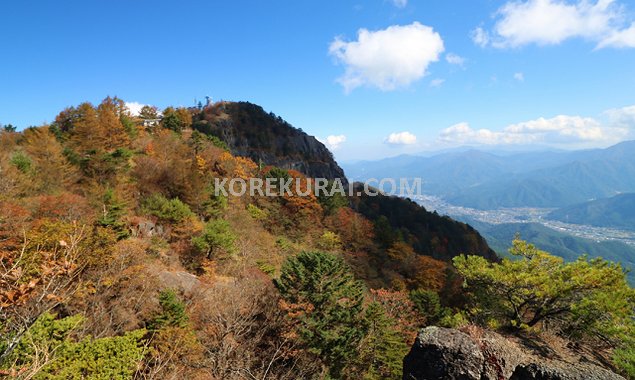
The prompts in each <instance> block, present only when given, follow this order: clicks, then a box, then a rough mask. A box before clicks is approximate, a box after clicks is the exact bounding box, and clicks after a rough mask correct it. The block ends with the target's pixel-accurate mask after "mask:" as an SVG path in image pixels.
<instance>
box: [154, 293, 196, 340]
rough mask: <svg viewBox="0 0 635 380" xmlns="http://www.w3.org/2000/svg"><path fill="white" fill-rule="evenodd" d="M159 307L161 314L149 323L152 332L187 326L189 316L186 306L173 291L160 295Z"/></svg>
mask: <svg viewBox="0 0 635 380" xmlns="http://www.w3.org/2000/svg"><path fill="white" fill-rule="evenodd" d="M159 305H161V312H160V313H159V314H157V315H156V316H155V317H154V318H153V319H152V320H151V321H150V323H148V327H149V328H150V330H159V329H163V328H166V327H185V326H187V322H188V316H187V313H186V312H185V304H184V303H183V301H181V300H180V299H179V296H178V295H177V294H176V292H175V291H174V290H173V289H166V290H163V291H162V292H161V293H159Z"/></svg>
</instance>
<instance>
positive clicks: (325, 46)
mask: <svg viewBox="0 0 635 380" xmlns="http://www.w3.org/2000/svg"><path fill="white" fill-rule="evenodd" d="M0 18H1V22H0V57H1V59H0V123H4V124H8V123H13V124H16V125H18V126H19V127H25V126H28V125H39V124H42V123H45V122H50V121H52V120H53V119H54V117H55V115H56V114H57V113H58V112H59V111H60V110H62V109H63V108H64V107H67V106H70V105H76V104H79V103H80V102H82V101H86V100H88V101H91V102H94V103H97V102H99V101H100V100H101V99H103V98H104V97H105V96H107V95H116V96H119V97H120V98H123V99H124V100H126V101H128V102H138V103H142V104H152V105H156V106H158V107H165V106H167V105H192V104H193V103H194V99H195V98H197V99H202V98H203V97H204V96H205V95H210V96H212V98H213V99H214V100H220V99H224V100H247V101H251V102H254V103H257V104H260V105H262V106H263V107H264V108H265V109H266V110H268V111H273V112H275V113H276V114H279V115H281V116H282V117H283V118H285V119H286V120H288V121H289V122H291V123H292V124H293V125H294V126H296V127H299V128H302V129H303V130H305V131H306V132H308V133H309V134H312V135H315V136H317V137H319V138H320V139H322V140H323V141H325V142H327V143H328V145H329V146H330V147H331V148H332V149H333V150H334V152H335V155H336V157H337V158H338V159H343V160H350V159H358V158H380V157H385V156H391V155H397V154H401V153H416V152H421V151H426V150H434V149H443V148H448V147H453V146H460V145H476V146H481V145H482V146H487V147H505V148H509V149H521V147H522V148H526V147H527V146H552V147H557V148H565V149H567V148H581V147H595V146H608V145H610V144H613V143H615V142H618V141H622V140H626V139H632V138H634V137H633V136H635V134H634V131H635V91H634V90H633V89H635V24H632V23H633V21H635V2H634V1H623V0H622V1H619V0H588V1H577V0H569V1H564V0H526V1H525V0H523V1H516V2H506V1H489V0H470V1H465V0H464V1H452V0H444V1H441V0H436V1H435V0H394V1H393V0H368V1H364V2H360V1H347V0H338V1H308V0H307V1H277V0H273V1H262V0H260V1H256V0H253V1H238V0H237V1H230V2H217V1H180V2H176V1H145V0H139V1H122V0H114V1H107V2H106V1H85V0H82V1H64V2H52V1H44V0H42V1H28V2H26V1H12V2H2V4H1V5H0ZM329 136H330V137H329Z"/></svg>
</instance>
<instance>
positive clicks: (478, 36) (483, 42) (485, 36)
mask: <svg viewBox="0 0 635 380" xmlns="http://www.w3.org/2000/svg"><path fill="white" fill-rule="evenodd" d="M470 38H471V39H472V41H473V42H474V43H475V44H476V45H478V46H480V47H485V46H487V45H488V44H489V33H488V32H487V31H485V29H483V28H481V27H480V26H479V27H478V28H476V29H474V30H472V31H471V32H470Z"/></svg>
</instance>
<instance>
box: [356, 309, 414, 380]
mask: <svg viewBox="0 0 635 380" xmlns="http://www.w3.org/2000/svg"><path fill="white" fill-rule="evenodd" d="M364 325H365V328H366V334H367V335H366V337H365V338H364V340H363V341H362V344H361V346H360V350H359V357H358V359H357V361H358V362H359V365H360V366H361V367H362V370H363V371H364V376H363V379H364V380H375V379H377V380H379V379H401V377H402V365H403V364H402V361H403V358H404V356H406V354H407V353H408V345H407V344H406V343H405V342H404V341H403V337H402V335H401V334H400V333H399V331H398V330H397V329H396V328H395V326H396V325H397V324H396V322H395V321H394V320H393V319H392V318H390V317H388V315H386V311H385V310H384V308H383V307H382V305H381V304H380V303H379V302H371V303H370V304H369V305H368V307H367V308H366V312H365V315H364Z"/></svg>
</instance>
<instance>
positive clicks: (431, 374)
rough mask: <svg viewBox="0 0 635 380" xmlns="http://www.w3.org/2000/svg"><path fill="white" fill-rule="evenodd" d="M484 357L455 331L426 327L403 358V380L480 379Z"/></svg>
mask: <svg viewBox="0 0 635 380" xmlns="http://www.w3.org/2000/svg"><path fill="white" fill-rule="evenodd" d="M484 362H485V357H484V356H483V353H482V352H481V349H480V347H479V346H478V345H477V344H476V343H475V342H474V341H473V340H472V338H470V337H469V336H468V335H467V334H464V333H462V332H460V331H458V330H453V329H446V328H442V327H428V328H425V329H423V330H421V332H420V333H419V336H418V337H417V340H416V341H415V344H414V346H413V347H412V349H411V350H410V353H409V354H408V355H407V356H406V357H405V359H404V374H403V378H404V379H417V380H423V379H431V380H432V379H434V380H436V379H439V380H440V379H447V380H480V378H481V371H482V369H483V364H484Z"/></svg>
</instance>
